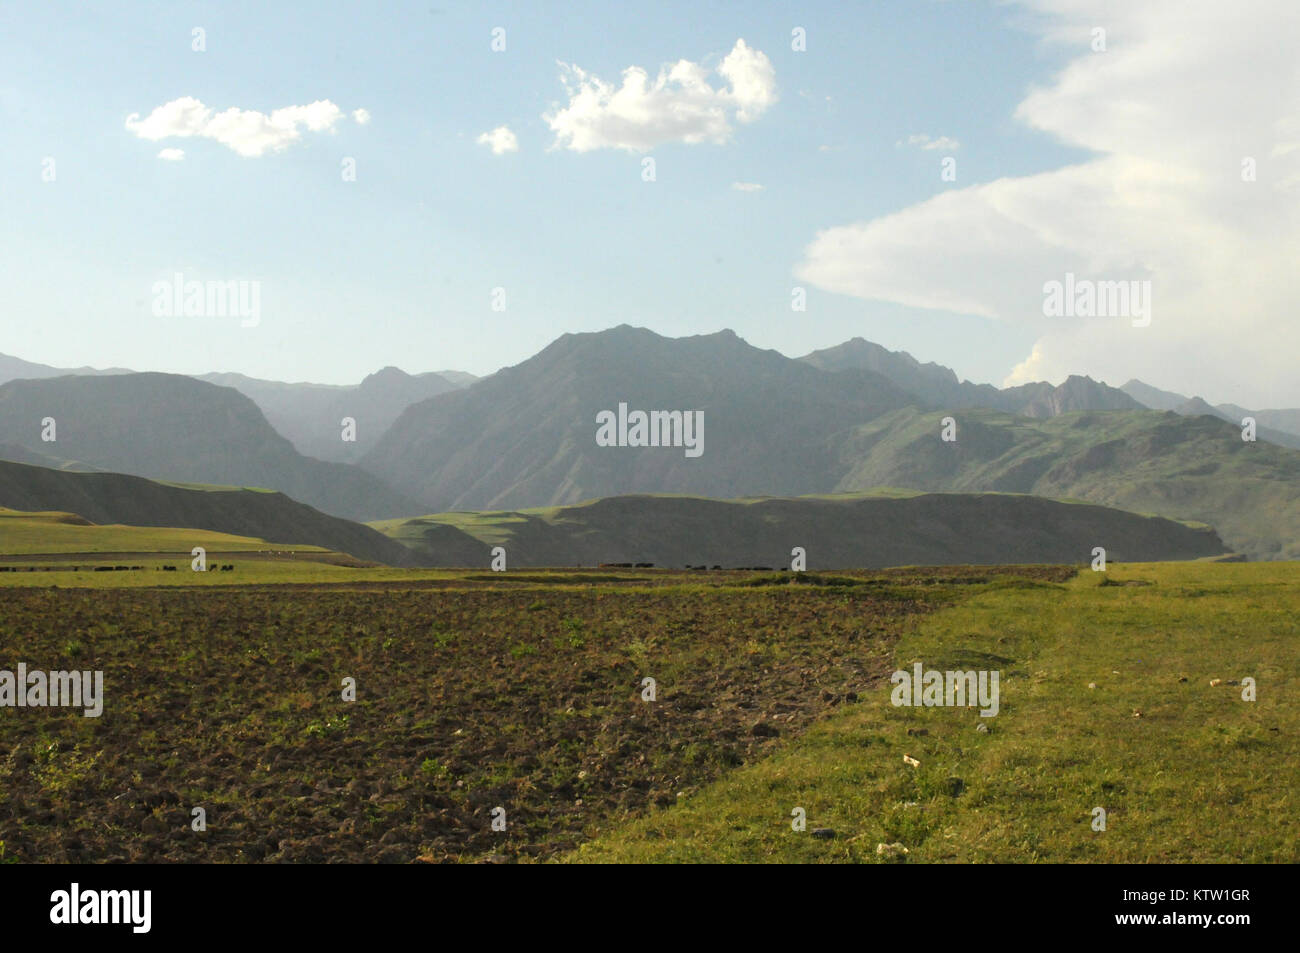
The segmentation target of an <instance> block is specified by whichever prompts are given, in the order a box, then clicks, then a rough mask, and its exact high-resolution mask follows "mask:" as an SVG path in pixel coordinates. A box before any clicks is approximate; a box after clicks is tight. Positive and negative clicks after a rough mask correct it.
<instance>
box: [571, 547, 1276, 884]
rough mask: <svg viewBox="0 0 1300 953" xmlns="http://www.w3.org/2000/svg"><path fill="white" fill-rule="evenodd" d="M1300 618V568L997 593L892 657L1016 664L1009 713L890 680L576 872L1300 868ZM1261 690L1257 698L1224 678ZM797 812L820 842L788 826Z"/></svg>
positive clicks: (1092, 580) (1007, 687) (945, 619)
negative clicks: (807, 866)
mask: <svg viewBox="0 0 1300 953" xmlns="http://www.w3.org/2000/svg"><path fill="white" fill-rule="evenodd" d="M1103 579H1104V580H1106V581H1109V582H1111V583H1123V582H1125V581H1128V580H1141V581H1145V582H1148V583H1150V585H1143V586H1125V585H1122V584H1121V585H1106V586H1102V585H1100V583H1101V582H1102V581H1103ZM1297 619H1300V564H1297V563H1266V564H1200V563H1159V564H1141V565H1123V566H1117V565H1112V566H1111V568H1110V571H1109V572H1108V573H1107V574H1105V576H1102V575H1101V574H1094V573H1092V572H1089V571H1085V572H1083V573H1081V574H1080V576H1079V577H1077V578H1076V579H1075V580H1073V581H1071V582H1070V583H1067V584H1065V585H1063V586H1033V587H1010V586H1007V587H1000V588H994V587H990V588H989V589H988V590H987V591H984V592H982V593H979V594H978V595H976V596H975V597H974V598H973V599H970V600H966V601H964V602H962V603H960V604H958V605H956V606H955V607H952V608H949V609H946V610H944V611H941V612H938V613H935V614H932V615H929V616H927V617H925V618H924V619H923V620H922V622H921V624H920V625H919V627H917V628H916V629H915V630H914V631H912V632H910V633H907V634H905V635H904V636H903V638H902V639H901V641H900V642H899V643H898V645H897V649H896V654H895V664H896V666H897V667H900V668H910V666H911V665H912V664H913V663H914V662H915V661H921V662H923V663H924V665H925V667H926V668H927V669H928V668H932V667H934V668H953V667H959V668H962V669H972V668H973V669H980V668H990V669H998V670H1000V671H1001V673H1002V676H1001V678H1002V681H1001V710H1000V713H999V714H998V715H997V716H996V717H993V718H986V719H981V718H980V717H979V715H978V713H977V712H976V711H975V710H974V709H954V708H905V707H894V706H893V705H892V704H891V703H890V694H889V689H890V686H889V685H888V684H881V685H879V686H878V687H876V688H875V689H874V690H872V691H870V692H868V693H865V694H864V695H863V697H862V700H861V702H860V703H859V704H857V705H854V706H850V707H848V708H846V709H844V710H842V711H841V712H840V713H837V714H836V715H834V716H832V717H831V718H829V719H827V720H825V721H823V722H821V723H820V724H818V725H817V726H815V727H813V728H812V729H811V730H810V731H809V732H808V733H807V734H805V735H804V736H802V737H801V738H799V739H798V740H797V741H794V742H792V743H790V744H788V745H785V746H784V747H782V748H781V749H780V750H778V751H777V752H776V753H775V754H774V755H773V756H771V757H769V758H767V759H765V760H763V761H760V762H757V763H755V764H751V765H747V766H745V767H743V768H740V769H737V770H735V771H733V772H731V773H729V774H727V775H725V776H724V777H722V778H721V779H720V780H718V781H717V782H715V783H713V784H712V785H710V786H707V787H705V788H704V789H703V790H701V791H700V792H699V793H697V794H695V795H694V796H691V797H689V798H686V799H681V800H679V802H678V803H677V804H676V805H674V806H672V807H669V808H666V809H663V810H658V811H655V812H653V813H651V814H650V815H648V816H646V817H644V818H642V819H640V820H635V821H632V822H630V823H627V824H624V825H611V826H607V827H604V828H601V829H597V830H593V831H591V832H590V833H592V834H594V835H596V836H595V839H594V840H591V841H589V842H588V843H586V844H584V845H582V846H581V847H579V848H578V849H577V850H576V851H574V852H572V853H570V854H569V855H567V858H566V859H568V860H570V861H577V862H584V861H585V862H626V861H638V862H674V861H686V862H768V861H771V862H817V861H824V862H836V861H839V862H844V861H858V862H877V861H883V860H886V859H887V858H885V857H881V856H879V855H878V854H877V845H878V844H894V843H901V844H902V845H903V846H904V847H906V848H907V850H908V853H907V854H906V856H905V858H904V859H906V860H907V861H908V862H1035V861H1046V862H1107V863H1118V862H1124V863H1146V862H1194V863H1208V862H1220V863H1237V862H1262V861H1271V862H1290V863H1294V862H1296V861H1297V860H1300V847H1297V845H1298V844H1300V810H1297V806H1298V805H1297V800H1298V798H1300V796H1298V795H1297V794H1296V792H1297V790H1300V706H1297V705H1296V704H1295V702H1294V697H1295V692H1296V690H1297V688H1298V687H1300V651H1298V650H1300V623H1298V622H1297ZM1244 676H1251V677H1253V678H1255V679H1256V681H1257V683H1258V687H1257V691H1258V698H1257V700H1256V701H1254V702H1247V701H1243V700H1242V697H1241V693H1242V688H1241V687H1240V686H1230V685H1228V684H1226V683H1227V681H1228V680H1238V681H1239V680H1241V679H1242V678H1243V677H1244ZM1181 679H1186V680H1185V681H1183V680H1181ZM1211 679H1222V680H1223V682H1224V684H1220V685H1218V686H1215V687H1211V685H1210V680H1211ZM1089 683H1093V684H1095V685H1096V686H1097V687H1096V688H1093V689H1090V688H1089V687H1088V685H1089ZM1135 712H1140V713H1141V716H1140V717H1135V714H1134V713H1135ZM981 721H982V722H985V723H987V724H988V726H989V728H990V731H989V732H988V733H980V732H978V731H977V730H976V725H977V724H979V723H981ZM909 730H910V731H913V732H918V731H924V732H926V733H925V734H909ZM904 755H908V756H910V757H912V758H915V759H917V760H919V761H920V766H919V767H915V768H914V767H911V766H909V765H907V764H905V763H904V761H903V756H904ZM952 778H958V779H960V780H961V782H962V785H963V790H962V791H961V793H960V794H957V795H956V796H954V795H953V794H952V790H951V786H950V785H951V782H950V780H949V779H952ZM795 807H802V808H804V809H805V810H806V812H807V827H808V831H807V832H803V833H796V832H795V831H793V830H792V829H791V810H792V809H793V808H795ZM1095 807H1102V808H1104V809H1105V810H1106V811H1107V813H1108V819H1107V830H1106V831H1104V832H1098V831H1094V830H1092V826H1091V825H1092V811H1093V809H1094V808H1095ZM814 828H831V829H833V830H834V831H835V836H834V837H833V838H830V839H820V838H814V837H813V836H812V835H811V833H810V832H811V831H812V830H813V829H814Z"/></svg>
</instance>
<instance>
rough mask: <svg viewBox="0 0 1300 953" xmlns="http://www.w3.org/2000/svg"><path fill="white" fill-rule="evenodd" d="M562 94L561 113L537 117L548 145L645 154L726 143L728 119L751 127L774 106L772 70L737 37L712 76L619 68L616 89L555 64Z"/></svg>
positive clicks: (687, 70)
mask: <svg viewBox="0 0 1300 953" xmlns="http://www.w3.org/2000/svg"><path fill="white" fill-rule="evenodd" d="M560 69H561V80H562V81H563V82H564V84H565V89H566V92H567V93H568V96H569V101H568V104H567V105H565V106H564V107H563V108H559V109H556V110H555V111H554V112H551V113H548V114H546V115H544V116H543V117H542V118H543V119H545V120H546V122H547V123H548V124H549V125H550V127H551V131H552V132H554V133H555V145H554V147H555V148H566V149H569V150H571V151H573V152H589V151H591V150H593V149H626V150H629V151H632V152H645V151H647V150H649V149H653V148H654V147H655V146H658V145H662V144H664V143H668V142H684V143H700V142H710V143H715V144H721V143H724V142H726V141H728V140H729V139H730V138H731V133H732V124H731V123H732V119H733V118H734V119H735V120H736V121H738V122H742V123H744V122H753V121H754V120H755V119H758V118H759V117H760V116H761V115H762V114H763V113H764V112H765V111H766V110H767V109H768V107H770V106H771V105H772V104H773V103H774V102H776V98H777V93H776V71H775V70H774V69H773V68H772V63H771V61H770V60H769V59H768V58H767V56H766V55H765V54H764V53H762V52H761V51H759V50H754V49H750V48H749V47H748V46H747V45H746V44H745V41H744V40H743V39H741V40H737V41H736V45H735V46H734V47H733V48H732V50H731V52H730V53H728V54H727V55H726V57H724V58H723V60H722V62H721V63H720V64H719V65H718V67H717V69H716V70H715V72H716V73H717V74H718V75H719V76H721V77H722V79H723V80H725V81H726V84H725V85H722V86H719V87H714V86H713V84H712V83H711V82H710V71H709V70H708V69H706V68H705V67H704V66H702V65H700V64H699V63H692V62H691V61H690V60H678V61H677V62H676V63H674V64H672V65H671V66H663V67H660V69H659V73H658V75H657V76H656V77H655V79H654V80H653V81H652V80H651V79H650V76H649V74H648V73H647V72H646V70H644V69H643V68H641V67H639V66H629V67H628V68H627V69H625V70H624V71H623V81H622V83H621V85H618V86H615V85H614V84H612V83H607V82H605V81H603V80H601V79H600V78H599V77H596V76H592V75H590V74H588V73H587V72H585V71H584V70H582V69H579V68H578V67H577V66H572V65H569V64H565V63H561V64H560Z"/></svg>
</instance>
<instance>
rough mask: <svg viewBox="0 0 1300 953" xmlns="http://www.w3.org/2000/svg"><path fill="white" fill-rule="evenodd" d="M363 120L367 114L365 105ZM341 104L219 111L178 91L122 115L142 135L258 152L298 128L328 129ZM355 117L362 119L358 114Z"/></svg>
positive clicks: (280, 143) (274, 147)
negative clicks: (144, 111) (149, 107)
mask: <svg viewBox="0 0 1300 953" xmlns="http://www.w3.org/2000/svg"><path fill="white" fill-rule="evenodd" d="M358 113H364V114H365V117H366V120H369V118H370V114H369V113H367V112H366V111H365V110H364V109H361V110H357V112H356V113H354V114H353V115H354V116H357V114H358ZM343 115H344V114H343V110H341V109H339V107H338V106H336V105H334V104H333V103H332V102H330V101H329V100H328V99H320V100H317V101H316V102H314V103H311V104H309V105H306V106H285V107H284V108H283V109H276V110H274V111H273V112H272V113H271V114H270V115H269V116H268V115H267V114H266V113H261V112H258V111H257V110H255V109H238V108H236V107H231V108H229V109H226V110H224V111H223V112H219V113H218V112H213V111H212V109H210V108H209V107H207V106H205V105H203V103H201V102H199V100H197V99H195V98H194V97H192V96H182V97H181V98H180V99H173V100H172V101H171V102H169V103H165V104H164V105H162V106H159V107H157V108H156V109H155V110H154V111H153V112H151V113H150V114H149V115H148V116H146V117H145V118H144V119H141V118H140V114H139V113H132V114H131V115H130V116H128V117H127V118H126V128H127V129H129V130H130V131H131V132H133V133H135V134H136V135H137V136H139V137H140V138H141V139H149V140H152V141H155V142H156V141H158V140H160V139H171V138H187V137H191V136H197V137H199V138H203V139H215V140H216V141H217V142H220V143H221V144H222V145H224V146H228V147H229V148H231V149H233V150H234V151H235V152H237V153H239V155H241V156H250V157H251V156H260V155H265V154H266V153H267V152H280V151H282V150H284V149H286V148H288V147H289V145H290V144H291V143H293V142H296V141H297V140H298V139H300V138H301V136H302V131H301V130H302V129H303V128H305V129H307V130H308V131H310V132H325V131H333V129H334V127H335V126H336V125H337V124H338V122H339V121H340V120H341V119H342V118H343ZM357 121H358V122H363V120H361V119H359V118H358V119H357Z"/></svg>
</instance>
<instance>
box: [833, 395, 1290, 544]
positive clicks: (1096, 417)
mask: <svg viewBox="0 0 1300 953" xmlns="http://www.w3.org/2000/svg"><path fill="white" fill-rule="evenodd" d="M946 416H953V417H954V418H955V420H956V423H957V439H956V441H955V442H951V443H947V442H944V441H943V440H941V439H940V431H941V427H942V423H941V421H942V419H943V418H944V417H946ZM841 453H842V457H841V460H842V463H843V464H844V467H845V473H844V476H843V477H841V478H840V480H839V481H838V483H837V485H836V487H835V488H836V489H837V490H845V491H852V490H857V489H863V488H866V487H871V486H876V485H882V484H887V485H894V486H907V487H914V488H916V489H919V490H930V491H943V492H963V493H965V492H980V491H988V490H996V491H1003V492H1011V493H1032V494H1034V495H1037V496H1046V497H1053V498H1066V497H1068V498H1073V499H1081V500H1089V501H1091V502H1094V503H1101V504H1104V505H1107V506H1115V507H1119V508H1121V509H1125V510H1131V511H1133V512H1138V513H1152V514H1157V515H1160V516H1166V517H1170V518H1173V519H1179V520H1190V521H1199V522H1203V523H1208V524H1210V525H1211V526H1213V527H1214V528H1215V529H1216V530H1218V532H1219V534H1220V536H1221V537H1222V538H1223V541H1224V542H1225V543H1226V544H1227V545H1228V547H1229V548H1230V549H1232V550H1234V551H1237V552H1241V553H1245V554H1247V555H1248V556H1249V557H1250V558H1252V559H1294V558H1300V451H1295V450H1290V449H1286V448H1283V447H1279V446H1276V445H1274V444H1271V443H1267V442H1265V441H1258V442H1255V443H1246V442H1243V441H1242V439H1241V431H1240V429H1239V428H1238V427H1235V426H1233V425H1232V424H1230V423H1227V422H1226V421H1223V420H1219V419H1217V418H1214V417H1208V416H1203V417H1180V416H1178V415H1176V414H1172V413H1164V412H1159V411H1110V412H1082V413H1073V414H1064V415H1062V416H1059V417H1053V418H1050V419H1045V420H1032V419H1029V418H1025V417H1014V416H1011V415H1009V414H1002V413H997V412H995V411H987V410H964V411H954V412H952V413H951V414H946V413H943V412H939V411H932V412H925V411H918V410H916V409H914V408H908V409H904V410H900V411H896V412H894V413H890V414H886V415H884V416H882V417H880V418H878V419H877V420H874V421H871V422H870V423H867V424H863V425H862V426H860V427H858V428H856V430H855V431H854V432H853V433H852V435H851V436H850V437H849V438H848V439H847V440H846V441H845V442H844V444H843V446H842V448H841Z"/></svg>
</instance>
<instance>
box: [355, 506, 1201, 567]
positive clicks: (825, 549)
mask: <svg viewBox="0 0 1300 953" xmlns="http://www.w3.org/2000/svg"><path fill="white" fill-rule="evenodd" d="M374 525H375V526H376V527H378V528H380V529H382V530H384V531H385V532H386V533H388V534H389V535H390V536H392V537H393V538H394V539H397V540H399V541H400V542H402V543H403V544H404V545H406V546H409V547H410V548H411V549H412V551H413V552H414V553H415V556H416V560H417V561H418V562H419V563H420V564H422V565H430V566H466V565H470V566H472V565H484V566H486V565H487V563H488V560H489V552H490V550H491V547H493V546H496V545H501V546H504V547H505V548H506V555H507V568H509V567H527V566H565V565H569V566H571V565H587V566H592V565H598V564H600V563H654V564H655V565H656V566H661V567H671V568H680V567H682V566H684V565H705V566H714V565H719V566H722V567H723V568H744V567H754V566H763V567H768V568H772V569H782V568H789V566H790V561H791V550H792V549H793V548H794V547H795V546H802V547H803V548H804V550H805V551H806V553H807V567H808V568H809V569H842V568H850V567H853V568H863V567H865V568H877V567H885V566H901V565H923V566H924V565H939V564H953V563H961V564H976V565H985V564H990V565H991V564H998V563H1080V562H1087V561H1089V560H1090V559H1091V558H1092V549H1093V547H1094V546H1103V547H1105V549H1106V552H1107V558H1108V559H1110V560H1116V561H1126V562H1127V561H1135V560H1141V561H1154V560H1163V559H1197V558H1201V557H1207V556H1219V555H1223V554H1224V553H1225V552H1226V549H1225V547H1224V545H1223V543H1222V541H1221V540H1220V539H1219V537H1218V536H1217V535H1216V534H1215V532H1214V531H1213V530H1212V529H1210V528H1208V527H1204V526H1188V525H1184V524H1181V523H1177V522H1174V521H1172V520H1166V519H1161V518H1156V517H1144V516H1138V515H1136V514H1133V513H1126V512H1123V511H1121V510H1116V509H1111V508H1108V507H1104V506H1096V505H1090V504H1083V503H1066V502H1059V501H1056V500H1046V499H1038V498H1035V497H1029V496H1017V495H1004V494H914V495H909V494H898V495H892V496H882V495H876V496H864V495H857V496H844V497H829V498H816V497H805V498H800V499H754V500H709V499H700V498H695V497H679V496H620V497H612V498H609V499H601V500H592V501H589V502H586V503H581V504H578V505H576V506H562V507H550V508H544V509H533V510H523V511H506V512H495V513H445V514H439V515H435V516H426V517H419V518H416V519H409V520H389V521H384V522H382V523H377V524H374Z"/></svg>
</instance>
